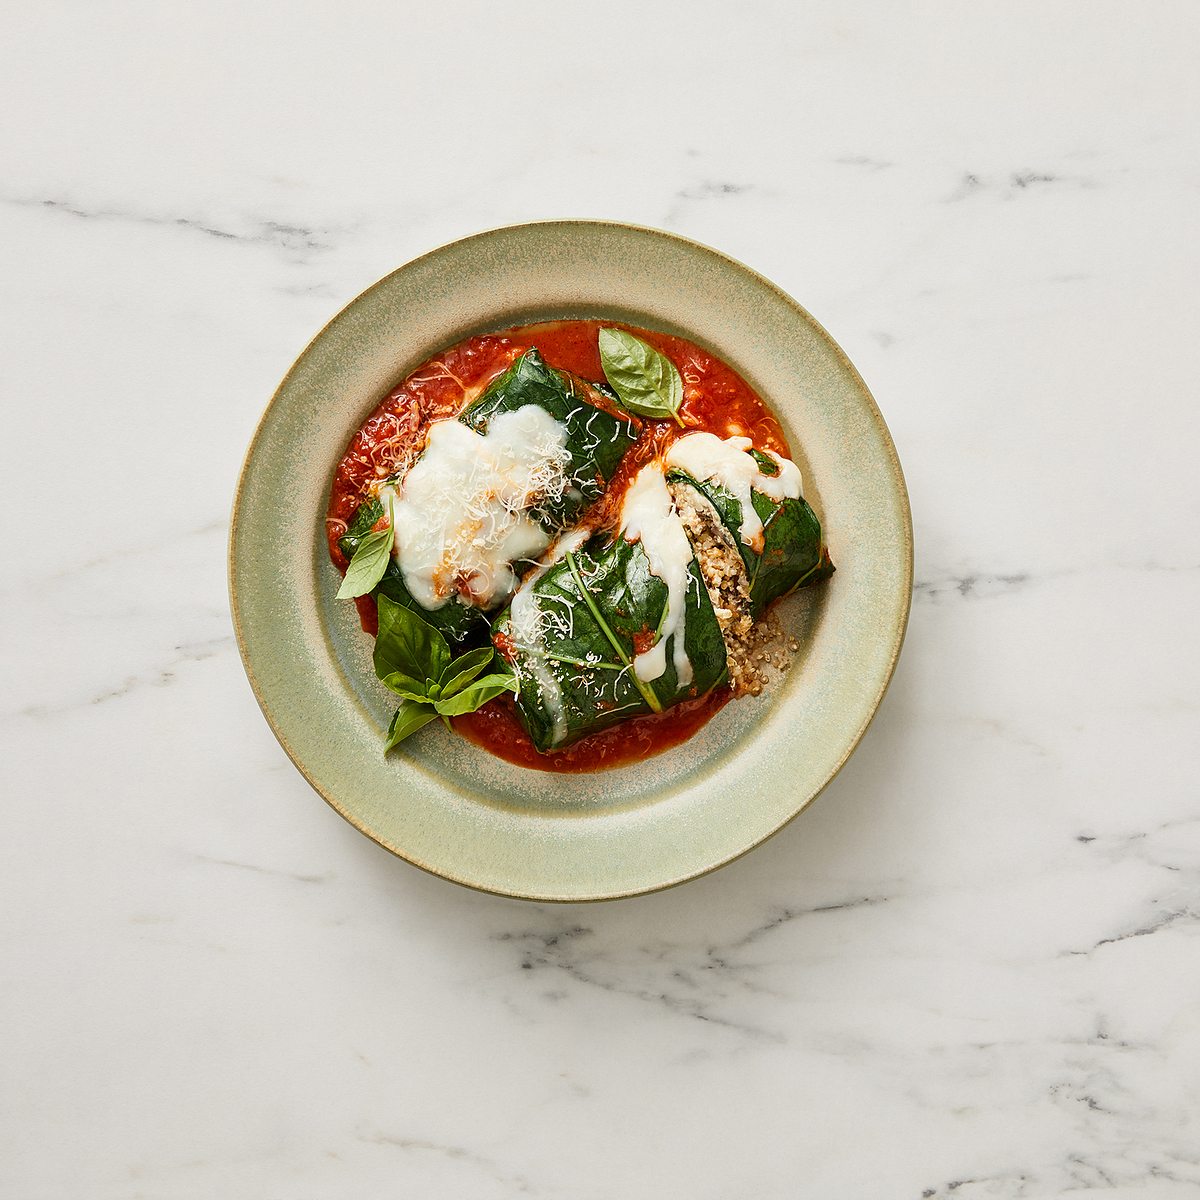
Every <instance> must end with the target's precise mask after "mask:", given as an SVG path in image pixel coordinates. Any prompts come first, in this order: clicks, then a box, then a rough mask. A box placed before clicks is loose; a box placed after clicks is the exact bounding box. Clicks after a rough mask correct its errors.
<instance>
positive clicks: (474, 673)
mask: <svg viewBox="0 0 1200 1200" xmlns="http://www.w3.org/2000/svg"><path fill="white" fill-rule="evenodd" d="M355 557H357V555H356V556H355ZM375 603H376V604H377V606H378V608H379V633H378V634H377V635H376V638H375V654H374V662H375V674H376V675H378V676H379V678H380V679H381V680H382V682H383V685H384V687H386V688H389V689H390V690H391V691H393V692H395V693H396V695H398V696H400V697H401V698H402V700H403V703H402V704H401V705H400V707H399V709H397V711H396V715H395V716H394V717H393V718H392V723H391V725H390V726H389V727H388V732H387V742H386V744H385V745H384V753H386V752H387V751H388V750H390V749H391V748H392V747H393V746H394V745H396V744H397V743H398V742H402V741H403V740H404V739H405V738H406V737H408V735H409V734H410V733H416V731H417V730H418V729H420V728H421V727H422V726H423V725H428V724H429V722H430V721H432V720H435V719H436V718H437V717H441V718H442V720H443V721H444V722H445V723H446V727H447V728H449V726H450V718H451V717H459V716H462V715H463V713H469V712H474V711H475V710H476V709H478V708H482V707H483V706H484V705H485V704H486V703H487V702H488V701H489V700H494V699H495V698H496V697H497V696H499V695H501V694H502V693H503V692H515V691H516V690H517V678H516V676H515V675H514V674H513V673H512V671H511V670H509V669H508V664H507V663H506V662H505V661H504V660H503V659H499V660H498V661H497V662H496V663H495V664H494V665H495V667H496V669H495V670H494V671H492V672H491V673H489V674H487V675H481V672H482V671H483V669H484V668H485V667H488V666H491V665H493V659H495V657H496V652H495V650H494V648H493V647H491V646H483V647H481V648H480V649H478V650H471V651H468V652H467V653H466V654H460V655H459V656H458V658H451V657H450V647H449V646H448V645H447V644H446V639H445V638H444V637H442V635H441V633H439V632H438V630H436V629H434V627H433V626H432V625H430V624H429V623H428V622H427V621H423V620H422V619H421V618H420V617H419V616H417V614H416V613H415V612H413V610H412V609H411V608H408V607H406V606H405V605H403V604H397V603H396V601H395V600H392V599H391V598H390V597H388V596H377V597H376V598H375Z"/></svg>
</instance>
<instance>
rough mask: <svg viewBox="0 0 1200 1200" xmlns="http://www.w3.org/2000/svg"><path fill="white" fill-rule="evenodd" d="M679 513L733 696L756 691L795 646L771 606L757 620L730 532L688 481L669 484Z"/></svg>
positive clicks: (783, 666) (783, 668)
mask: <svg viewBox="0 0 1200 1200" xmlns="http://www.w3.org/2000/svg"><path fill="white" fill-rule="evenodd" d="M667 486H668V488H669V490H670V493H671V498H672V499H673V500H674V501H675V507H676V509H677V510H678V512H679V518H680V520H681V521H682V522H683V527H684V529H685V530H686V531H687V534H688V538H689V540H690V541H691V543H692V546H693V547H694V549H695V551H696V561H697V562H698V563H699V565H700V574H701V575H702V576H703V578H704V582H705V584H706V586H707V587H708V595H709V599H711V600H712V605H713V612H714V613H715V614H716V617H717V622H718V624H719V625H720V627H721V636H722V637H723V638H724V639H725V649H726V651H727V656H728V662H729V682H730V685H731V686H732V687H733V694H734V695H735V696H757V695H759V694H760V693H761V692H762V690H763V687H764V686H765V685H766V684H767V683H768V682H769V681H770V675H769V674H768V668H769V667H773V668H774V669H775V670H776V671H786V670H787V669H788V667H789V666H790V665H791V659H790V657H789V654H788V652H789V650H790V651H791V652H792V653H795V651H796V650H797V649H798V646H797V644H796V643H795V642H794V641H790V640H789V639H788V638H787V636H786V635H785V634H784V632H783V626H782V624H780V621H779V618H778V616H776V615H775V613H774V612H773V611H771V612H768V613H766V614H765V615H764V616H763V617H762V618H761V619H759V620H758V621H755V620H754V619H753V618H752V617H751V615H750V580H749V579H748V578H747V576H746V564H745V563H744V562H743V561H742V556H741V554H739V553H738V549H737V546H736V545H735V544H734V541H733V535H732V534H731V533H730V532H729V530H728V529H726V528H725V526H724V525H723V524H722V523H721V519H720V517H718V516H717V511H716V509H715V508H713V506H712V505H711V504H710V503H709V502H708V500H707V499H706V498H705V497H704V496H702V495H701V494H700V493H699V492H698V491H696V489H695V488H694V487H692V485H691V484H689V483H681V482H676V483H670V484H668V485H667Z"/></svg>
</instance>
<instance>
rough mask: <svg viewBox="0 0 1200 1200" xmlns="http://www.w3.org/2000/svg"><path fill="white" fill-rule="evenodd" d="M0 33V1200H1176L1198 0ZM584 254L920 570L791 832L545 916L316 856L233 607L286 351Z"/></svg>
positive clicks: (285, 9)
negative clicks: (743, 279) (727, 275)
mask: <svg viewBox="0 0 1200 1200" xmlns="http://www.w3.org/2000/svg"><path fill="white" fill-rule="evenodd" d="M6 16H7V20H6V25H7V27H8V31H9V36H8V38H7V39H6V40H5V43H4V45H3V48H2V49H0V55H2V56H3V70H0V81H2V82H0V87H2V88H3V91H4V95H5V100H4V103H3V105H0V122H3V126H4V144H5V147H6V149H5V154H4V156H3V160H2V161H0V231H2V236H3V242H4V247H5V262H6V267H5V270H4V271H3V273H2V274H0V296H2V299H3V310H2V311H3V316H4V323H3V329H4V334H5V338H4V341H5V350H4V355H3V371H2V373H0V374H2V378H3V387H4V401H3V403H4V410H3V411H4V428H5V436H4V438H3V440H2V445H0V455H2V457H3V463H4V478H5V480H6V483H7V487H8V494H9V497H10V503H11V502H12V501H13V500H16V502H17V503H16V509H17V511H16V512H14V513H10V516H9V518H8V520H7V521H6V522H5V523H4V536H5V539H6V547H7V548H6V552H5V554H4V559H3V561H4V584H3V588H2V592H0V628H2V630H3V652H2V656H0V663H2V665H3V669H4V686H3V709H2V723H0V730H2V736H3V758H2V761H3V777H4V779H5V786H4V800H5V836H4V839H3V867H2V869H0V894H2V896H3V905H2V910H0V911H3V914H4V928H5V943H4V956H3V968H2V969H3V988H2V989H0V997H2V1003H3V1018H2V1020H0V1044H2V1050H0V1062H2V1063H3V1069H2V1070H0V1097H2V1102H0V1112H2V1114H3V1115H2V1118H0V1137H2V1139H3V1140H2V1142H0V1195H3V1196H4V1197H6V1198H7V1197H12V1198H13V1200H42V1198H46V1200H59V1198H68V1197H70V1198H76V1197H82V1196H86V1197H88V1198H89V1200H135V1198H153V1200H158V1198H164V1200H174V1198H184V1197H211V1196H230V1197H239V1198H242V1197H245V1198H257V1197H262V1198H268V1200H273V1198H276V1197H281V1198H282V1197H287V1198H289V1200H297V1198H298V1200H309V1198H311V1200H325V1198H341V1197H346V1198H351V1197H353V1198H358V1197H376V1196H387V1197H406V1198H407V1197H414V1198H418V1197H419V1198H425V1197H431V1198H442V1197H446V1198H451V1197H453V1198H455V1200H457V1198H459V1197H472V1198H481V1200H483V1198H507V1197H519V1196H528V1197H541V1198H546V1200H608V1198H610V1197H611V1198H617V1197H619V1198H622V1200H642V1198H646V1200H650V1198H654V1200H675V1198H679V1200H683V1198H686V1200H729V1198H738V1200H741V1198H746V1200H798V1198H804V1200H808V1198H815V1200H824V1198H826V1197H829V1198H837V1200H893V1198H899V1200H920V1198H922V1197H924V1198H937V1200H943V1198H948V1197H954V1198H956V1200H983V1198H1003V1200H1008V1198H1015V1197H1043V1196H1062V1195H1075V1194H1076V1193H1080V1192H1089V1191H1096V1192H1100V1193H1103V1194H1104V1195H1105V1196H1106V1197H1107V1196H1112V1197H1117V1198H1120V1197H1128V1198H1130V1200H1132V1198H1135V1197H1136V1198H1137V1200H1141V1198H1142V1197H1146V1198H1151V1197H1153V1198H1154V1200H1160V1198H1166V1197H1170V1198H1172V1200H1174V1198H1180V1200H1182V1198H1191V1197H1200V1128H1198V1126H1197V1116H1198V1100H1200V1096H1198V1094H1197V1093H1198V1090H1200V955H1198V950H1200V942H1198V938H1200V788H1198V786H1197V778H1198V772H1197V766H1198V762H1197V759H1198V753H1197V750H1198V746H1200V737H1198V736H1197V702H1198V696H1200V687H1198V682H1197V681H1198V678H1200V670H1198V667H1200V663H1198V654H1197V638H1196V627H1197V612H1198V611H1200V546H1198V541H1200V538H1198V529H1200V521H1198V519H1197V518H1198V517H1200V474H1198V472H1197V471H1196V468H1195V466H1194V458H1195V454H1196V446H1197V440H1198V439H1197V435H1198V433H1200V430H1198V428H1197V426H1198V424H1200V421H1198V418H1197V412H1198V411H1200V409H1198V407H1197V403H1196V400H1197V396H1196V390H1197V389H1196V378H1197V370H1196V368H1197V361H1196V359H1197V351H1196V348H1197V337H1196V332H1195V331H1196V315H1197V309H1196V278H1197V266H1198V263H1197V248H1198V239H1197V233H1196V228H1197V227H1196V216H1197V213H1196V208H1197V203H1196V202H1197V190H1198V187H1200V174H1198V172H1197V166H1196V164H1197V161H1198V159H1197V156H1196V150H1197V146H1196V140H1197V139H1196V122H1195V113H1196V111H1197V106H1198V102H1200V96H1198V95H1197V91H1198V87H1197V75H1196V71H1195V66H1194V63H1195V48H1196V43H1197V33H1198V32H1200V30H1198V25H1200V13H1198V10H1197V8H1196V6H1195V5H1194V4H1191V3H1187V2H1186V0H1163V2H1161V3H1156V4H1154V5H1146V4H1141V3H1134V2H1125V3H1122V2H1112V0H1108V2H1104V0H1101V2H1098V3H1094V4H1087V5H1082V4H1070V3H1062V2H1051V3H1028V2H1026V3H1020V2H1015V0H1010V2H1006V3H991V2H985V3H981V4H973V5H959V4H951V3H945V2H943V3H936V2H935V3H916V2H915V0H901V2H900V3H893V4H889V3H883V2H881V0H876V2H872V3H866V2H850V3H838V4H832V3H828V2H818V3H812V4H804V5H790V4H783V3H769V2H768V3H745V4H736V5H735V4H715V3H699V4H691V5H688V4H684V3H681V2H679V0H674V2H670V3H660V4H651V5H649V6H645V7H643V6H639V5H633V4H629V3H622V2H618V3H616V4H610V5H608V6H605V7H604V8H603V9H602V10H596V9H594V8H584V7H582V6H574V5H564V4H549V3H541V2H535V3H527V4H523V5H519V6H518V5H515V4H505V3H500V4H483V3H477V2H466V3H458V4H447V5H442V6H436V7H435V6H429V7H426V6H418V5H415V4H411V3H405V4H399V5H387V4H370V3H357V4H356V3H352V4H348V5H333V4H331V3H293V4H286V5H274V6H245V5H239V4H233V3H228V2H226V3H220V2H215V3H206V4H198V5H184V4H173V3H168V4H160V5H155V4H148V3H131V2H128V0H115V2H113V3H104V4H91V5H87V4H80V3H77V2H71V0H49V2H48V3H46V4H42V5H26V6H23V7H21V6H9V12H8V13H7V14H6ZM562 216H589V217H605V218H613V219H619V220H628V221H634V222H638V223H642V224H647V225H654V226H659V227H662V228H665V229H669V230H674V231H677V232H679V233H682V234H685V235H687V236H689V237H692V238H695V239H697V240H699V241H702V242H705V243H707V244H709V245H712V246H715V247H717V248H719V249H721V250H722V251H724V252H726V253H728V254H730V255H732V256H734V257H736V258H738V259H740V260H742V261H744V262H746V263H748V264H749V265H750V266H752V267H754V268H756V269H757V270H759V271H761V272H763V273H764V274H766V275H767V276H768V277H769V278H771V279H772V280H774V281H775V282H776V283H778V284H779V285H780V286H781V287H783V288H784V289H785V290H786V291H788V292H789V293H791V294H792V295H794V296H795V297H796V298H797V299H798V300H799V301H800V302H801V303H802V304H804V305H805V306H806V307H807V308H809V310H810V311H811V312H813V313H814V315H815V316H816V317H817V318H818V320H820V321H821V322H822V323H823V324H825V326H826V327H827V328H828V329H829V330H830V332H831V333H832V334H833V336H834V337H835V338H836V339H837V340H838V341H839V343H840V344H841V345H842V346H843V347H844V348H845V349H846V351H847V352H848V353H849V355H850V356H851V358H852V359H853V360H854V362H855V363H856V365H857V366H858V367H859V369H860V370H861V371H862V373H863V375H864V376H865V378H866V379H867V381H868V383H869V384H870V386H871V387H872V389H873V391H874V393H875V395H876V397H877V399H878V401H879V404H880V407H881V408H882V410H883V412H884V415H885V417H886V419H887V421H888V423H889V425H890V427H891V430H892V433H893V435H894V437H895V440H896V443H897V445H898V448H899V452H900V456H901V459H902V462H903V463H904V466H905V470H906V474H907V478H908V483H909V488H910V492H911V496H912V501H913V512H914V521H915V530H916V539H917V581H918V582H917V587H916V592H915V596H914V605H913V613H912V622H911V625H910V630H909V635H908V642H907V645H906V647H905V651H904V654H903V656H902V658H901V662H900V666H899V670H898V672H897V675H896V678H895V682H894V684H893V686H892V689H891V691H890V693H889V694H888V696H887V698H886V700H885V702H884V704H883V707H882V709H881V711H880V713H879V716H878V719H877V721H876V723H875V725H874V726H873V727H872V729H871V730H870V731H869V733H868V736H867V738H866V739H865V741H864V743H863V745H862V746H861V748H860V750H859V751H858V753H857V754H856V755H855V757H854V758H853V759H852V760H851V762H850V764H849V766H848V767H847V768H846V770H845V771H844V772H843V773H842V775H841V776H839V778H838V779H837V780H836V781H835V782H834V783H833V785H832V786H831V787H830V788H829V789H828V790H827V791H826V792H825V794H824V795H823V796H822V797H821V798H820V799H819V800H818V801H817V802H816V803H815V804H814V805H813V807H812V808H811V809H810V810H809V811H808V812H807V813H805V814H804V815H803V816H802V817H801V818H800V819H799V820H798V821H796V822H794V823H793V824H792V825H791V826H789V827H788V828H787V829H786V830H785V831H784V832H783V833H782V834H780V835H779V836H778V837H777V838H775V839H774V840H773V841H772V842H770V843H768V844H767V845H765V846H763V847H761V848H760V849H758V850H756V851H755V852H753V853H752V854H750V855H749V856H747V857H746V858H744V859H742V860H740V861H739V862H737V863H735V864H733V865H732V866H730V867H728V868H726V869H725V870H723V871H720V872H718V873H717V874H715V875H712V876H709V877H707V878H705V879H702V880H699V881H697V882H694V883H691V884H688V885H686V886H684V887H682V888H679V889H677V890H674V891H671V892H667V893H663V894H659V895H653V896H648V897H644V898H640V899H636V900H628V901H619V902H614V903H609V904H603V905H595V906H584V907H572V906H566V907H556V906H537V905H531V904H527V903H522V902H519V901H514V900H505V899H499V898H496V897H491V896H486V895H481V894H476V893H472V892H469V891H466V890H463V889H460V888H457V887H455V886H453V885H451V884H448V883H445V882H443V881H442V880H439V879H436V878H433V877H430V876H427V875H425V874H423V873H421V872H420V871H418V870H416V869H414V868H412V867H410V866H408V865H407V864H405V863H403V862H400V861H399V860H396V859H394V858H392V857H391V856H389V855H388V854H387V853H385V852H384V851H383V850H381V849H379V848H378V847H376V846H375V845H374V844H372V843H371V842H369V841H368V840H367V839H365V838H363V837H362V836H361V835H360V834H358V833H357V832H355V830H354V829H352V828H351V827H350V826H349V825H347V824H345V823H344V822H342V821H341V819H340V818H338V817H337V815H336V814H335V813H334V812H332V811H331V810H330V809H328V808H327V807H326V806H325V805H324V804H323V803H322V802H321V801H320V799H319V798H318V797H317V796H316V794H315V793H313V792H312V791H311V790H310V789H309V788H308V786H307V785H306V784H305V782H304V780H303V779H302V778H301V776H300V775H299V774H298V773H297V771H296V770H295V769H294V767H293V766H292V765H291V763H290V762H289V761H288V760H287V758H286V757H285V756H284V754H283V752H282V751H281V750H280V749H279V747H278V745H277V744H276V743H275V741H274V739H273V738H272V736H271V734H270V731H269V729H268V728H267V725H266V723H265V721H264V720H263V718H262V717H261V715H260V713H259V711H258V709H257V707H256V705H255V702H254V699H253V696H252V695H251V692H250V689H249V687H248V686H247V684H246V680H245V678H244V675H243V673H242V669H241V665H240V662H239V659H238V655H237V651H236V649H235V647H234V641H233V637H232V633H231V626H230V618H229V612H228V606H227V600H226V584H225V545H226V536H227V519H228V513H229V507H230V501H231V496H232V492H233V487H234V483H235V480H236V478H237V472H238V469H239V466H240V463H241V459H242V455H243V453H244V451H245V447H246V445H247V443H248V440H249V437H250V434H251V432H252V430H253V428H254V425H255V422H256V421H257V419H258V416H259V414H260V412H261V410H262V408H263V406H264V405H265V403H266V401H267V399H268V398H269V397H270V395H271V393H272V391H273V390H274V388H275V386H276V384H277V382H278V380H279V379H280V377H281V376H282V375H283V373H284V371H285V370H286V369H287V367H288V365H289V364H290V363H291V361H292V360H293V359H294V357H295V356H296V355H297V353H299V351H300V350H301V349H302V347H303V346H304V345H305V343H306V342H307V341H308V339H309V338H310V337H311V336H312V335H313V334H314V333H315V332H316V331H317V330H318V329H319V328H320V327H321V325H322V324H323V323H324V322H325V321H326V320H327V319H328V318H329V317H330V316H332V315H333V314H334V313H335V312H336V311H337V310H338V309H339V308H340V307H341V306H342V305H343V304H345V303H346V302H347V301H349V300H350V299H351V298H352V297H353V296H355V295H356V294H357V293H358V292H360V291H361V290H362V289H363V288H364V287H366V286H368V285H369V284H370V283H372V282H373V281H374V280H375V279H377V278H378V277H380V276H381V275H383V274H385V273H387V272H388V271H389V270H391V269H392V268H394V267H395V266H397V265H399V264H400V263H402V262H404V261H405V260H407V259H409V258H411V257H412V256H414V255H416V254H418V253H421V252H423V251H425V250H428V249H430V248H432V247H434V246H436V245H439V244H441V243H443V242H445V241H448V240H451V239H453V238H456V237H459V236H462V235H464V234H467V233H470V232H474V231H476V230H478V229H482V228H487V227H491V226H496V225H501V224H506V223H510V222H516V221H524V220H531V219H539V218H549V217H562Z"/></svg>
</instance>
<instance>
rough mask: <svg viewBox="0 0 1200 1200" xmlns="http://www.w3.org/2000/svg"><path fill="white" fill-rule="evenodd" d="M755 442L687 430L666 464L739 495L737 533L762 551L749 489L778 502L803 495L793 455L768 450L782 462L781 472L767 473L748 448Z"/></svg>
mask: <svg viewBox="0 0 1200 1200" xmlns="http://www.w3.org/2000/svg"><path fill="white" fill-rule="evenodd" d="M753 444H754V443H753V442H752V441H751V440H750V439H749V438H747V437H731V438H726V439H725V440H724V441H722V440H721V439H720V438H719V437H717V436H716V435H715V434H712V433H688V434H684V436H683V437H681V438H679V439H678V441H676V442H674V443H672V445H671V447H670V449H669V450H668V451H667V458H666V462H667V467H668V468H671V467H676V468H678V469H679V470H680V471H684V472H686V473H687V474H688V475H690V476H691V477H692V478H693V479H696V480H705V479H711V480H713V481H714V482H716V483H719V484H720V485H721V486H722V487H723V488H724V489H725V490H726V491H727V492H731V493H732V494H733V495H734V496H736V497H737V499H738V502H739V503H740V504H741V506H742V524H741V528H740V529H739V531H738V533H739V536H740V537H741V539H742V541H743V542H745V544H746V545H747V546H750V547H752V548H753V549H754V550H755V551H756V552H757V553H759V554H761V553H762V549H763V525H762V520H761V518H760V517H759V515H758V513H756V512H755V511H754V504H753V503H752V501H751V496H750V490H751V488H753V489H754V490H755V491H756V492H762V493H763V494H764V495H766V496H769V497H770V498H771V499H772V500H773V501H775V503H776V504H780V503H782V501H784V500H786V499H789V498H790V499H792V500H798V499H799V498H800V485H801V482H802V481H801V478H800V468H799V467H798V466H796V464H795V463H794V462H792V460H791V459H790V458H783V457H782V456H781V455H778V454H771V452H770V451H769V450H768V451H767V453H768V454H769V455H770V456H771V458H773V459H774V460H775V461H776V462H777V463H778V464H779V473H778V474H776V475H764V474H763V473H762V472H761V471H760V470H759V469H758V463H756V462H755V461H754V459H753V457H751V455H749V454H747V453H746V451H747V450H749V449H750V447H751V446H752V445H753Z"/></svg>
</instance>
